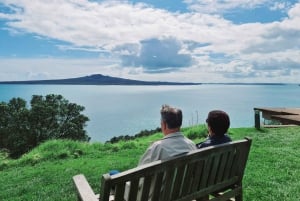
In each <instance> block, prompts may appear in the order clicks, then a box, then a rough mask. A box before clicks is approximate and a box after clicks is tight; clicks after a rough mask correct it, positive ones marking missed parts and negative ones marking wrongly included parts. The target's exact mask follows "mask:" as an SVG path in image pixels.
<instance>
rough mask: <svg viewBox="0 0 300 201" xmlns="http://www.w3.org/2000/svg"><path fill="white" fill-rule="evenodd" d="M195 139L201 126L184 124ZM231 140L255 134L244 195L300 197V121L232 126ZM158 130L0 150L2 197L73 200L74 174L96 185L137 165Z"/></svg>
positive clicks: (253, 198)
mask: <svg viewBox="0 0 300 201" xmlns="http://www.w3.org/2000/svg"><path fill="white" fill-rule="evenodd" d="M183 131H184V133H185V134H186V135H187V136H189V137H191V138H193V140H194V141H195V142H199V141H202V140H203V136H204V135H205V127H204V126H197V127H191V128H184V129H183ZM230 135H231V137H232V138H233V139H234V140H237V139H242V138H244V137H245V136H248V137H251V138H252V139H253V143H252V148H251V151H250V156H249V160H248V163H247V168H246V171H245V176H244V180H243V185H244V200H246V201H248V200H249V201H261V200H264V201H268V200H270V201H271V200H272V201H279V200H280V201H298V200H300V191H299V189H300V180H299V178H300V157H299V156H300V148H299V145H300V127H291V128H276V129H275V128H272V129H263V130H261V131H258V130H256V129H254V128H235V129H230ZM161 137H162V134H161V133H158V134H155V135H152V136H148V137H141V138H138V139H136V140H133V141H129V142H119V143H117V144H102V143H81V142H74V141H68V140H53V141H48V142H46V143H44V144H42V145H40V146H39V147H37V148H36V149H34V150H33V151H31V152H30V153H28V154H26V155H24V156H23V157H22V158H20V159H18V160H10V159H7V158H6V157H5V155H3V154H0V183H1V185H0V200H1V201H2V200H5V201H18V200H20V201H21V200H22V201H26V200H28V201H37V200H41V201H47V200H49V201H50V200H51V201H53V200H57V201H64V200H65V201H67V200H68V201H69V200H76V195H75V189H74V186H73V183H72V176H74V175H76V174H79V173H83V174H85V175H86V177H87V179H88V181H89V182H90V184H91V186H92V188H93V189H94V190H95V191H97V190H98V189H99V184H100V176H101V175H102V174H103V173H106V172H108V171H109V170H111V169H118V170H121V171H122V170H126V169H129V168H132V167H135V166H136V165H137V163H138V160H139V158H140V156H141V155H142V154H143V152H144V151H145V149H146V148H147V147H148V146H149V144H150V143H151V142H153V141H155V140H157V139H160V138H161Z"/></svg>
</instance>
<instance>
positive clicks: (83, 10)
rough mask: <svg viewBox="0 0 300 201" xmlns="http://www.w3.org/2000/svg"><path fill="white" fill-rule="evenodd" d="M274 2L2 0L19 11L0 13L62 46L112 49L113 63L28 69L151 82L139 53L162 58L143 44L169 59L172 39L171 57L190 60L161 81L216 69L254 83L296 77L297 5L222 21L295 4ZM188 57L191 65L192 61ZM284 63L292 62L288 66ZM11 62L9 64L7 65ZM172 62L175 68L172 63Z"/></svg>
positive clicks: (18, 27)
mask: <svg viewBox="0 0 300 201" xmlns="http://www.w3.org/2000/svg"><path fill="white" fill-rule="evenodd" d="M272 2H273V1H270V0H240V1H237V0H227V1H219V0H201V1H200V0H186V1H185V3H187V4H188V5H189V6H190V7H189V8H191V9H192V10H193V12H189V13H179V12H177V13H172V12H168V11H167V10H163V9H157V8H154V7H150V6H147V5H146V4H141V3H140V4H130V3H128V2H127V1H102V2H96V1H94V2H91V1H87V0H55V1H48V0H39V1H31V0H4V1H3V3H6V4H7V5H8V6H10V7H11V10H14V11H15V12H14V13H13V12H10V14H4V13H0V19H1V18H2V19H6V20H9V22H8V24H7V25H8V27H6V29H7V30H10V31H11V32H18V33H20V32H21V33H22V32H23V33H32V34H34V35H37V36H38V37H42V38H46V39H56V40H59V41H64V42H66V43H70V44H71V45H59V48H61V49H63V50H81V51H95V52H99V53H101V52H105V53H110V54H111V55H110V56H111V57H112V58H114V59H113V60H110V61H109V64H107V63H105V62H104V63H101V62H103V60H101V59H94V60H91V61H87V60H83V61H80V62H79V60H74V62H72V61H70V60H66V61H62V60H55V62H54V61H53V62H51V61H50V62H49V63H48V64H46V62H44V61H45V60H43V62H42V63H39V62H40V61H39V60H37V61H36V63H32V61H30V62H28V64H27V66H26V68H29V69H31V70H32V72H36V71H38V69H39V68H38V67H37V66H39V67H41V66H44V65H47V66H50V64H52V65H53V66H54V67H53V69H57V72H58V71H61V70H62V69H58V68H62V66H69V67H63V68H65V69H64V70H63V71H64V72H66V73H67V72H70V71H71V68H75V67H76V69H78V70H76V75H79V74H81V73H82V74H86V73H84V72H86V69H89V72H91V73H94V72H99V71H100V72H109V73H110V75H115V76H116V75H124V76H129V78H135V79H136V78H137V77H134V76H137V75H138V76H139V78H145V79H147V80H149V79H150V80H153V79H151V78H155V77H154V75H149V74H147V73H145V71H144V70H145V69H146V68H143V67H147V65H146V63H147V62H146V60H143V61H142V60H141V56H143V58H148V56H150V57H149V58H154V57H153V56H158V55H154V54H153V52H151V51H150V49H151V48H150V49H149V48H148V49H145V48H146V45H147V44H148V45H149V43H147V44H145V41H151V40H153V41H161V43H160V44H159V45H157V43H156V46H155V48H157V49H155V50H156V52H157V53H158V54H159V56H161V57H160V58H162V59H165V57H163V56H165V55H163V53H164V52H163V51H165V50H166V49H167V48H166V47H165V46H164V45H167V43H163V42H162V41H165V39H166V38H173V39H174V41H177V42H178V44H179V45H178V46H172V47H175V49H174V52H173V54H172V55H171V58H170V61H172V57H173V58H176V55H177V56H178V55H179V56H183V55H184V57H181V58H189V59H187V60H186V65H185V64H184V63H181V64H180V67H187V68H184V69H183V68H180V72H179V73H178V74H176V72H173V73H172V74H168V75H165V74H161V75H160V77H159V78H158V79H160V80H163V79H164V78H167V77H168V76H171V75H172V76H174V78H175V77H176V78H177V79H178V80H179V81H180V80H184V79H187V80H189V81H190V80H191V79H188V78H185V76H186V77H188V76H191V77H193V79H194V80H195V81H202V80H201V79H205V80H207V81H209V80H210V78H209V76H208V75H213V73H217V76H216V74H214V75H215V76H214V79H219V80H222V79H224V80H226V79H227V78H236V79H237V78H238V76H240V77H241V79H244V78H246V77H249V80H251V79H254V78H255V79H258V78H259V79H262V80H263V78H264V77H268V79H269V80H271V79H272V76H275V75H276V76H277V77H276V79H278V76H279V77H287V76H288V75H290V76H292V75H293V76H294V75H298V74H299V68H298V66H297V64H300V61H299V59H296V58H298V57H299V49H300V47H299V44H300V39H299V38H300V37H299V36H300V28H299V24H300V14H299V13H300V3H298V4H295V5H294V6H293V7H292V8H291V9H290V10H288V17H287V18H286V19H283V20H282V21H277V22H273V23H264V24H262V23H247V24H240V25H237V24H234V23H233V22H231V21H229V20H226V19H224V18H223V17H222V13H223V12H225V11H228V10H230V9H234V8H247V9H251V8H254V7H259V6H261V5H263V4H268V5H270V8H272V9H281V10H284V9H286V8H289V7H290V4H289V3H278V2H275V3H274V2H273V3H272ZM272 6H273V7H272ZM196 11H197V12H196ZM204 13H206V14H204ZM211 13H214V14H211ZM153 44H154V43H153ZM174 44H175V43H174ZM174 44H173V45H174ZM169 45H170V43H169ZM169 47H171V46H169ZM143 48H144V49H143ZM153 48H154V46H153ZM176 48H177V49H176ZM143 50H144V52H142V51H143ZM146 50H147V51H146ZM149 53H151V55H149ZM133 55H134V56H135V57H134V58H133V57H132V56H133ZM297 55H298V56H297ZM116 56H120V58H124V56H125V57H127V59H128V56H131V63H132V62H133V63H132V65H130V62H129V61H128V62H127V63H126V64H127V66H125V67H123V68H121V67H120V66H121V63H120V62H121V61H120V60H118V59H116V58H115V57H116ZM149 58H148V60H147V61H148V62H149V61H150V60H149ZM156 58H158V57H156ZM274 58H276V60H275V59H274ZM191 60H193V62H190V61H191ZM123 61H124V60H123ZM180 61H181V60H180ZM194 61H195V62H196V63H195V62H194ZM272 61H273V62H272ZM0 62H1V65H2V62H4V61H3V60H0ZM10 62H11V63H13V62H12V61H10ZM178 62H179V60H178ZM178 62H177V64H178ZM285 62H286V64H287V65H284V63H285ZM123 64H124V63H123ZM137 64H138V65H137ZM6 65H8V66H10V65H11V64H8V62H7V63H6ZM169 65H170V66H169V67H172V66H171V64H169ZM288 65H292V70H288V69H290V67H289V66H288ZM32 66H34V67H32ZM83 66H84V67H83ZM103 66H104V67H103ZM155 67H157V68H156V69H157V72H159V70H163V69H169V68H168V64H166V65H163V66H159V65H157V66H155ZM159 67H162V68H161V69H159ZM24 68H25V67H24ZM112 69H118V73H117V72H113V71H112ZM148 70H149V69H148ZM150 70H151V69H150ZM152 70H153V69H152ZM22 72H23V73H24V75H25V74H26V73H28V71H25V70H24V71H22ZM41 72H42V74H43V75H44V77H45V76H50V75H51V76H54V77H58V76H59V75H62V74H60V73H55V70H51V72H43V71H41ZM280 73H282V75H280ZM29 74H30V73H29ZM27 75H28V74H27ZM30 75H31V74H30ZM74 75H75V74H74ZM223 75H224V77H223ZM152 76H153V77H152ZM35 77H42V76H40V75H39V76H35ZM260 77H261V78H260ZM156 78H157V77H156ZM0 79H2V80H3V79H4V78H0ZM280 79H283V78H280ZM154 80H155V79H154ZM156 80H157V79H156ZM167 80H168V79H167Z"/></svg>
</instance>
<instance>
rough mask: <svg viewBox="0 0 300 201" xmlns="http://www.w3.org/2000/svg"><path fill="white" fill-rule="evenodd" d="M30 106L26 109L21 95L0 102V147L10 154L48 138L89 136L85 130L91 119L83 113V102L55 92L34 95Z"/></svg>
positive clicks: (75, 138) (19, 153)
mask: <svg viewBox="0 0 300 201" xmlns="http://www.w3.org/2000/svg"><path fill="white" fill-rule="evenodd" d="M30 106H31V108H30V109H27V108H26V101H25V100H23V99H21V98H13V99H12V100H10V101H9V103H8V104H6V103H5V102H2V103H0V115H1V117H0V140H1V141H0V149H3V148H5V149H8V150H9V152H10V156H11V157H13V158H16V157H19V156H20V155H22V154H23V153H25V152H27V151H28V150H31V149H32V148H34V147H36V146H37V145H39V144H40V143H41V142H44V141H46V140H49V139H62V138H63V139H73V140H81V141H89V140H90V138H89V137H88V135H87V133H86V131H85V130H84V127H85V126H86V122H87V121H88V120H89V119H88V117H86V116H85V115H83V114H81V112H82V111H84V109H85V108H84V107H83V106H80V105H77V104H75V103H69V101H68V100H66V99H65V98H64V97H63V96H61V95H54V94H50V95H46V96H45V97H43V96H39V95H33V96H32V99H31V101H30Z"/></svg>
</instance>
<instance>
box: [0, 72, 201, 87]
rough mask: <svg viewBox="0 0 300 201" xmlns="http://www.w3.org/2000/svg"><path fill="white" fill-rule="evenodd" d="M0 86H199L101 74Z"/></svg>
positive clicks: (6, 82)
mask: <svg viewBox="0 0 300 201" xmlns="http://www.w3.org/2000/svg"><path fill="white" fill-rule="evenodd" d="M0 84H66V85H199V84H201V83H192V82H161V81H141V80H130V79H124V78H118V77H110V76H105V75H101V74H95V75H89V76H84V77H78V78H68V79H55V80H28V81H4V82H0Z"/></svg>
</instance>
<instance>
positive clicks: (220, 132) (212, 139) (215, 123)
mask: <svg viewBox="0 0 300 201" xmlns="http://www.w3.org/2000/svg"><path fill="white" fill-rule="evenodd" d="M206 123H207V127H208V137H207V139H206V140H205V141H204V142H200V143H198V144H196V146H197V148H198V149H200V148H204V147H208V146H213V145H218V144H222V143H226V142H231V138H230V137H229V136H228V134H227V131H228V129H229V126H230V119H229V116H228V114H227V113H226V112H224V111H222V110H212V111H210V112H209V113H208V116H207V119H206Z"/></svg>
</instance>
